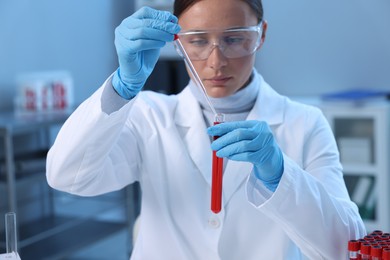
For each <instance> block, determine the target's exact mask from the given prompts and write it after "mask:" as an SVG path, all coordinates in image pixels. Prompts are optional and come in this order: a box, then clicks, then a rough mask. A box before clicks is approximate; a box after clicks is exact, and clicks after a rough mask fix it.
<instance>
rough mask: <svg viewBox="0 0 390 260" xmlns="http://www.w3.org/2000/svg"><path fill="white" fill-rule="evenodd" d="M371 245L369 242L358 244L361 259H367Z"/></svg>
mask: <svg viewBox="0 0 390 260" xmlns="http://www.w3.org/2000/svg"><path fill="white" fill-rule="evenodd" d="M370 251H371V245H370V244H369V243H361V244H360V258H361V259H362V260H363V259H364V260H369V259H370V254H371V252H370Z"/></svg>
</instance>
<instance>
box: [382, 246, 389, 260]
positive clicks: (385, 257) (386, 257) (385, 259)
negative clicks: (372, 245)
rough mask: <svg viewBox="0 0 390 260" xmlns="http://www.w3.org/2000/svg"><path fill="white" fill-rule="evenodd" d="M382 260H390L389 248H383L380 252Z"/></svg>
mask: <svg viewBox="0 0 390 260" xmlns="http://www.w3.org/2000/svg"><path fill="white" fill-rule="evenodd" d="M382 260H390V248H384V249H383V251H382Z"/></svg>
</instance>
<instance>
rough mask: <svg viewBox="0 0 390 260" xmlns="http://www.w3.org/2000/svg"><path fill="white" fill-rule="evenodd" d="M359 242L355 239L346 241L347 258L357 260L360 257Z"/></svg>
mask: <svg viewBox="0 0 390 260" xmlns="http://www.w3.org/2000/svg"><path fill="white" fill-rule="evenodd" d="M359 250H360V243H359V241H357V240H349V241H348V256H349V260H357V259H360V256H359Z"/></svg>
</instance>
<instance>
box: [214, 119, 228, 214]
mask: <svg viewBox="0 0 390 260" xmlns="http://www.w3.org/2000/svg"><path fill="white" fill-rule="evenodd" d="M224 121H225V116H224V114H216V115H215V120H214V125H217V124H220V123H222V122H224ZM217 138H218V136H214V140H216V139H217ZM212 169H213V170H212V178H211V211H212V212H214V213H219V212H220V211H221V208H222V180H223V158H221V157H218V156H217V152H216V151H213V168H212Z"/></svg>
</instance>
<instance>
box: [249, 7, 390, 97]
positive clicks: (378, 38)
mask: <svg viewBox="0 0 390 260" xmlns="http://www.w3.org/2000/svg"><path fill="white" fill-rule="evenodd" d="M263 3H264V9H265V18H266V20H268V23H269V26H268V33H267V40H266V42H265V45H264V48H263V49H262V50H261V51H260V52H259V53H258V58H257V62H256V66H257V68H258V70H259V71H260V72H261V73H262V74H263V76H264V77H265V79H266V80H267V81H268V82H269V83H270V84H271V85H272V86H273V87H274V88H275V89H277V90H278V91H279V92H281V93H283V94H287V95H293V96H295V95H318V94H322V93H326V92H331V91H339V90H346V89H350V88H356V87H366V88H376V89H381V90H388V91H390V1H389V0H327V1H315V0H294V1H293V0H263Z"/></svg>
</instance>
